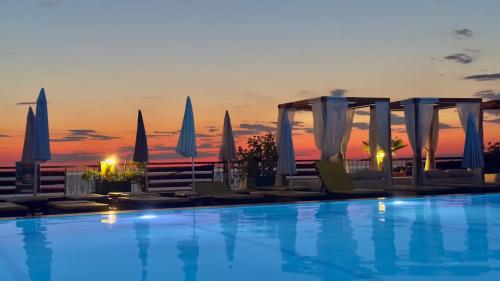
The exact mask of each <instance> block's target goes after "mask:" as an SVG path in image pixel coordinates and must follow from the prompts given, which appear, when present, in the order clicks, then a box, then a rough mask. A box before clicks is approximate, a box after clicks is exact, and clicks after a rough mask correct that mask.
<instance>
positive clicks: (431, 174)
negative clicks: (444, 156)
mask: <svg viewBox="0 0 500 281" xmlns="http://www.w3.org/2000/svg"><path fill="white" fill-rule="evenodd" d="M425 176H426V177H428V178H431V179H440V178H447V177H449V174H447V173H446V172H445V171H443V170H438V169H432V170H427V171H425Z"/></svg>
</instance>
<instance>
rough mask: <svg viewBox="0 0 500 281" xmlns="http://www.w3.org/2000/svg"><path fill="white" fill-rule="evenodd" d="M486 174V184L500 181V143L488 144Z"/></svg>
mask: <svg viewBox="0 0 500 281" xmlns="http://www.w3.org/2000/svg"><path fill="white" fill-rule="evenodd" d="M484 173H485V181H486V182H499V181H500V142H495V143H491V142H489V143H488V147H487V148H486V151H485V152H484Z"/></svg>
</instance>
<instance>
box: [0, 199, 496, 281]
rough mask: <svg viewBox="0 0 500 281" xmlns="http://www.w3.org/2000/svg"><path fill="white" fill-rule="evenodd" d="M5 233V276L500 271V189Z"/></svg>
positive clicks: (7, 228) (8, 223)
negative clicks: (499, 192) (488, 192)
mask: <svg viewBox="0 0 500 281" xmlns="http://www.w3.org/2000/svg"><path fill="white" fill-rule="evenodd" d="M0 243H1V244H0V280H2V281H7V280H16V281H19V280H64V281H66V280H190V281H191V280H213V281H218V280H275V281H277V280H435V281H436V280H471V279H472V278H477V276H480V277H481V278H482V280H500V196H499V195H475V196H439V197H428V198H411V199H386V200H352V201H340V202H327V203H304V204H286V205H266V206H250V207H227V208H201V209H184V210H165V211H154V212H153V211H151V212H133V213H120V214H109V215H81V216H63V217H48V218H42V219H21V220H0ZM436 276H438V277H437V278H436ZM475 280H477V279H475Z"/></svg>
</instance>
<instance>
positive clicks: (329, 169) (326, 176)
mask: <svg viewBox="0 0 500 281" xmlns="http://www.w3.org/2000/svg"><path fill="white" fill-rule="evenodd" d="M315 167H316V170H317V171H318V174H319V177H320V178H321V182H322V186H323V188H324V190H325V192H326V193H329V194H336V195H353V196H361V197H365V196H367V197H372V196H384V195H386V194H387V192H386V191H385V190H384V189H377V188H368V189H361V188H355V187H354V184H353V182H352V180H351V178H350V177H349V175H348V174H347V173H346V171H345V169H344V166H343V164H342V163H340V162H328V161H318V162H316V163H315Z"/></svg>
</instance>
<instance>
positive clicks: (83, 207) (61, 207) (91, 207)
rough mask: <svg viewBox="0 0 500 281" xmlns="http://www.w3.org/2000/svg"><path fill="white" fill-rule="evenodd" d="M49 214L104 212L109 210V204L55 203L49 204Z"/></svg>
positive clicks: (85, 202) (74, 201) (82, 201)
mask: <svg viewBox="0 0 500 281" xmlns="http://www.w3.org/2000/svg"><path fill="white" fill-rule="evenodd" d="M47 205H48V207H49V212H50V213H52V214H54V213H56V214H61V213H85V212H104V211H108V210H109V206H108V204H103V203H96V202H92V201H86V200H80V201H76V200H68V201H55V202H49V203H47Z"/></svg>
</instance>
